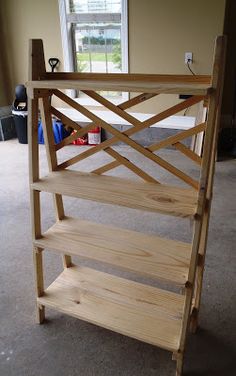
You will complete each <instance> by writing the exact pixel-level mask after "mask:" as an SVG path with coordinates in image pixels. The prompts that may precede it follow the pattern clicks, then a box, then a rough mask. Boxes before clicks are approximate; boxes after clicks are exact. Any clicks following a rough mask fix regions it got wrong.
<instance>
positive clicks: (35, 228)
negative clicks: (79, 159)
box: [28, 41, 45, 323]
mask: <svg viewBox="0 0 236 376" xmlns="http://www.w3.org/2000/svg"><path fill="white" fill-rule="evenodd" d="M36 45H38V47H39V49H40V43H38V41H36V42H35V44H34V45H33V43H32V41H31V42H30V46H29V48H30V51H29V52H30V54H29V56H30V61H29V79H35V77H37V78H38V76H39V75H40V73H39V72H38V71H37V66H38V65H36V64H35V59H37V57H38V53H37V48H36ZM30 94H32V93H30ZM28 97H29V100H28V149H29V183H30V201H31V205H30V206H31V226H32V238H33V239H38V238H40V237H41V236H42V235H41V212H40V192H39V191H35V190H34V189H32V188H31V184H32V183H33V182H35V181H37V180H38V179H39V150H38V99H32V98H31V97H30V95H28ZM42 251H43V250H40V252H39V250H37V249H34V250H33V256H34V266H35V285H36V286H35V287H36V295H37V296H42V295H43V293H44V287H43V274H42ZM44 319H45V308H44V307H43V306H40V307H39V306H37V321H38V322H39V323H42V322H43V321H44Z"/></svg>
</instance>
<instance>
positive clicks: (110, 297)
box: [37, 266, 184, 352]
mask: <svg viewBox="0 0 236 376" xmlns="http://www.w3.org/2000/svg"><path fill="white" fill-rule="evenodd" d="M37 302H38V304H40V305H44V306H46V307H50V308H54V309H56V310H58V311H60V312H63V313H66V314H68V315H70V316H74V317H76V318H79V319H81V320H85V321H87V322H90V323H92V324H95V325H98V326H102V327H104V328H106V329H110V330H113V331H115V332H118V333H120V334H123V335H127V336H129V337H132V338H135V339H138V340H141V341H144V342H147V343H150V344H152V345H156V346H159V347H161V348H164V349H166V350H170V351H175V352H176V351H178V348H179V341H180V332H181V323H182V316H183V307H184V296H183V295H180V294H176V293H172V292H167V291H164V290H160V289H157V288H154V287H151V286H147V285H143V284H141V283H137V282H133V281H130V280H126V279H123V278H120V277H116V276H113V275H110V274H107V273H102V272H99V271H96V270H93V269H89V268H85V267H78V266H73V267H70V268H67V269H65V270H64V271H63V272H62V273H61V274H60V275H59V277H58V278H57V279H56V280H55V281H54V282H53V283H52V284H51V285H50V286H49V287H48V288H47V289H46V290H45V293H44V295H43V296H41V297H39V298H38V299H37Z"/></svg>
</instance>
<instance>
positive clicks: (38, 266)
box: [34, 247, 45, 324]
mask: <svg viewBox="0 0 236 376" xmlns="http://www.w3.org/2000/svg"><path fill="white" fill-rule="evenodd" d="M34 268H35V285H36V295H37V297H40V296H43V294H44V282H43V249H41V248H37V247H36V248H35V249H34ZM44 320H45V307H44V306H42V305H41V304H40V305H39V304H37V321H38V323H39V324H42V323H43V322H44Z"/></svg>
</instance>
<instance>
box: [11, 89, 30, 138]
mask: <svg viewBox="0 0 236 376" xmlns="http://www.w3.org/2000/svg"><path fill="white" fill-rule="evenodd" d="M15 93H16V98H15V100H14V102H13V105H12V115H13V119H14V123H15V128H16V134H17V137H18V140H19V143H20V144H27V143H28V137H27V116H28V112H27V95H26V88H25V86H24V85H18V86H16V90H15Z"/></svg>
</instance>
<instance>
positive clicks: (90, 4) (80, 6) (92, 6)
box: [69, 0, 121, 13]
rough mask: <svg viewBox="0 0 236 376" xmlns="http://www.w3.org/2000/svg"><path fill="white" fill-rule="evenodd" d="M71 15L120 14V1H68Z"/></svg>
mask: <svg viewBox="0 0 236 376" xmlns="http://www.w3.org/2000/svg"><path fill="white" fill-rule="evenodd" d="M69 11H70V12H71V13H106V12H107V13H120V12H121V0H70V1H69Z"/></svg>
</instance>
